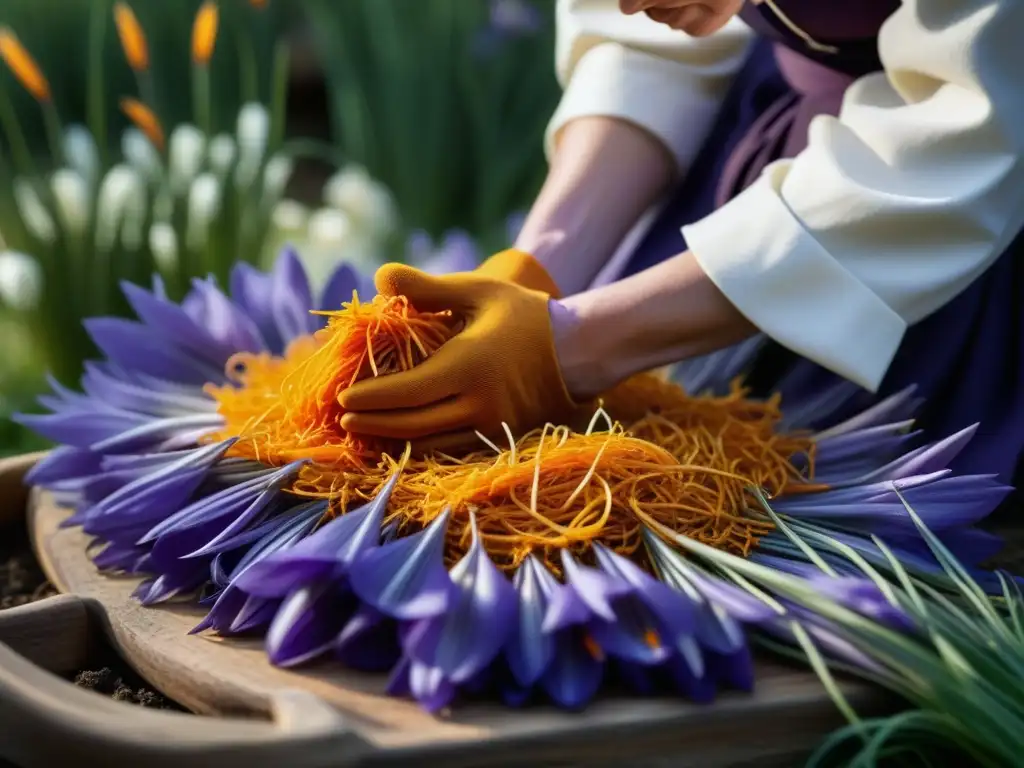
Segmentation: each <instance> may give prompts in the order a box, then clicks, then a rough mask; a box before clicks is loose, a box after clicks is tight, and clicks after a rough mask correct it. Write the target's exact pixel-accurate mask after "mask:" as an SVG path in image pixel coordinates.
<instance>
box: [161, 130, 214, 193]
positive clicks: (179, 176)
mask: <svg viewBox="0 0 1024 768" xmlns="http://www.w3.org/2000/svg"><path fill="white" fill-rule="evenodd" d="M205 155H206V136H205V135H203V132H202V131H200V130H199V129H198V128H196V127H195V126H194V125H189V124H187V123H184V124H182V125H179V126H178V127H177V128H175V129H174V131H173V132H172V133H171V141H170V149H169V151H168V156H169V158H170V160H169V163H168V165H169V166H170V177H171V189H172V190H173V191H174V193H175V194H176V195H180V194H183V193H184V192H185V191H186V190H188V188H189V184H191V183H192V180H193V179H194V178H195V177H196V175H198V173H199V171H201V170H202V168H203V159H204V158H205Z"/></svg>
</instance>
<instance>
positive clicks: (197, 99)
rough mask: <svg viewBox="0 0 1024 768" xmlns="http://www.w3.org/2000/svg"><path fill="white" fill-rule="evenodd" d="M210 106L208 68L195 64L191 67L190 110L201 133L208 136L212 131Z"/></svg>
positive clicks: (211, 106)
mask: <svg viewBox="0 0 1024 768" xmlns="http://www.w3.org/2000/svg"><path fill="white" fill-rule="evenodd" d="M212 108H213V105H212V104H211V103H210V68H209V66H208V65H202V64H197V65H195V66H194V67H192V111H193V114H194V115H195V119H196V123H197V124H198V125H199V127H200V128H201V129H202V131H203V133H205V134H206V135H207V136H209V135H210V134H211V133H212V132H213V130H212V129H213V126H212V122H213V119H212V114H211V112H212Z"/></svg>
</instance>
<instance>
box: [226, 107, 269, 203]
mask: <svg viewBox="0 0 1024 768" xmlns="http://www.w3.org/2000/svg"><path fill="white" fill-rule="evenodd" d="M237 133H238V166H237V167H236V168H235V184H236V185H237V186H239V187H242V188H244V187H248V186H249V185H251V184H252V183H253V182H255V181H256V177H257V175H258V174H259V171H260V168H261V167H262V165H263V158H264V155H266V152H267V142H268V141H269V138H270V113H269V112H267V108H266V107H264V106H263V105H262V104H256V103H249V104H245V105H243V106H242V108H241V109H240V110H239V112H238V125H237Z"/></svg>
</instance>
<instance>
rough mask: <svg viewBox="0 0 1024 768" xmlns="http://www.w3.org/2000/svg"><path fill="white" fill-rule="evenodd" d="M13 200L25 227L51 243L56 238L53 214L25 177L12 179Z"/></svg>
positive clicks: (35, 235) (45, 241)
mask: <svg viewBox="0 0 1024 768" xmlns="http://www.w3.org/2000/svg"><path fill="white" fill-rule="evenodd" d="M14 202H15V203H16V204H17V206H18V214H19V215H20V216H21V220H22V221H23V222H24V223H25V227H26V229H28V231H29V232H30V233H31V234H32V235H33V236H34V237H36V238H38V239H39V240H42V241H43V242H44V243H52V242H53V241H54V240H56V239H57V225H56V224H54V222H53V216H51V215H50V212H49V211H48V210H47V209H46V206H45V205H43V201H42V200H40V199H39V194H38V193H37V192H36V190H35V187H33V186H32V182H30V181H27V180H26V179H15V180H14Z"/></svg>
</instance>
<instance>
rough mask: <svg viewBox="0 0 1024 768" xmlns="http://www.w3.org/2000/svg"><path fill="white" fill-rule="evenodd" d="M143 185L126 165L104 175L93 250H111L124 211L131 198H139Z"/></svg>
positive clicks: (118, 166)
mask: <svg viewBox="0 0 1024 768" xmlns="http://www.w3.org/2000/svg"><path fill="white" fill-rule="evenodd" d="M144 191H145V182H144V181H143V179H142V176H141V175H140V174H139V172H138V171H137V170H136V169H135V168H133V167H132V166H130V165H127V164H126V163H119V164H118V165H115V166H114V167H113V168H111V169H110V170H109V171H107V175H106V176H104V177H103V181H102V182H101V183H100V191H99V195H98V197H97V202H96V247H97V248H99V249H101V250H110V248H112V247H113V245H114V241H115V240H116V239H117V234H118V232H119V231H120V229H121V222H122V221H123V220H124V215H125V208H126V206H127V205H128V201H129V200H130V199H131V198H132V197H141V196H142V195H143V193H144Z"/></svg>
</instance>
